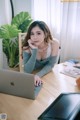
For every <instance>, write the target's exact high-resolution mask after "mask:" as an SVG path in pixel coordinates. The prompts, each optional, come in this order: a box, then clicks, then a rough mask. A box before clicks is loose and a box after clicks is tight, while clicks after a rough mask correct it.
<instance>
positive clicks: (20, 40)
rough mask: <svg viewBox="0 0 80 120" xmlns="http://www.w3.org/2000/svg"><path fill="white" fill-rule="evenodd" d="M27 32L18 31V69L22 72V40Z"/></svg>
mask: <svg viewBox="0 0 80 120" xmlns="http://www.w3.org/2000/svg"><path fill="white" fill-rule="evenodd" d="M26 34H27V33H19V36H18V38H19V71H20V72H23V68H24V65H23V59H22V42H23V41H24V38H25V36H26Z"/></svg>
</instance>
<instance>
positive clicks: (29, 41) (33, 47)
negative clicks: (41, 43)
mask: <svg viewBox="0 0 80 120" xmlns="http://www.w3.org/2000/svg"><path fill="white" fill-rule="evenodd" d="M28 44H29V46H30V48H31V49H37V48H38V47H37V46H36V45H35V44H34V43H33V42H32V41H31V39H29V40H28Z"/></svg>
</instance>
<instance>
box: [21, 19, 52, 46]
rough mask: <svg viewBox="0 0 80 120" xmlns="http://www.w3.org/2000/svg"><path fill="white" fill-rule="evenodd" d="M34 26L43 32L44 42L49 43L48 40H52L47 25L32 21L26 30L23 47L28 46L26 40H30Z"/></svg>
mask: <svg viewBox="0 0 80 120" xmlns="http://www.w3.org/2000/svg"><path fill="white" fill-rule="evenodd" d="M36 26H38V27H39V28H40V29H41V30H42V31H43V32H44V34H45V39H44V41H45V42H49V41H50V40H53V38H52V35H51V32H50V30H49V27H48V26H47V24H46V23H45V22H43V21H34V22H32V23H31V25H30V26H29V28H28V31H27V35H26V37H25V40H24V43H23V46H28V40H29V39H30V35H31V30H32V29H33V28H34V27H36Z"/></svg>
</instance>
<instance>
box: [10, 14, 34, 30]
mask: <svg viewBox="0 0 80 120" xmlns="http://www.w3.org/2000/svg"><path fill="white" fill-rule="evenodd" d="M32 21H33V20H32V19H31V16H30V14H29V13H28V12H20V13H19V14H17V15H16V16H15V17H14V18H13V19H12V22H11V24H12V25H15V26H17V28H18V29H21V30H22V32H24V31H26V30H27V28H28V26H29V25H30V23H31V22H32Z"/></svg>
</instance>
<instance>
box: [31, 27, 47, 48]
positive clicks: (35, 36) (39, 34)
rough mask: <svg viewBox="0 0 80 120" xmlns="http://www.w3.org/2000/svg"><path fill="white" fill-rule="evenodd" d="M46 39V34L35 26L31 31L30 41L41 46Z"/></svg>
mask: <svg viewBox="0 0 80 120" xmlns="http://www.w3.org/2000/svg"><path fill="white" fill-rule="evenodd" d="M44 38H45V34H44V32H43V31H42V30H41V29H40V28H39V27H38V26H35V27H34V28H33V29H32V30H31V35H30V39H31V40H32V42H33V44H34V45H36V46H39V45H41V44H43V43H44Z"/></svg>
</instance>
